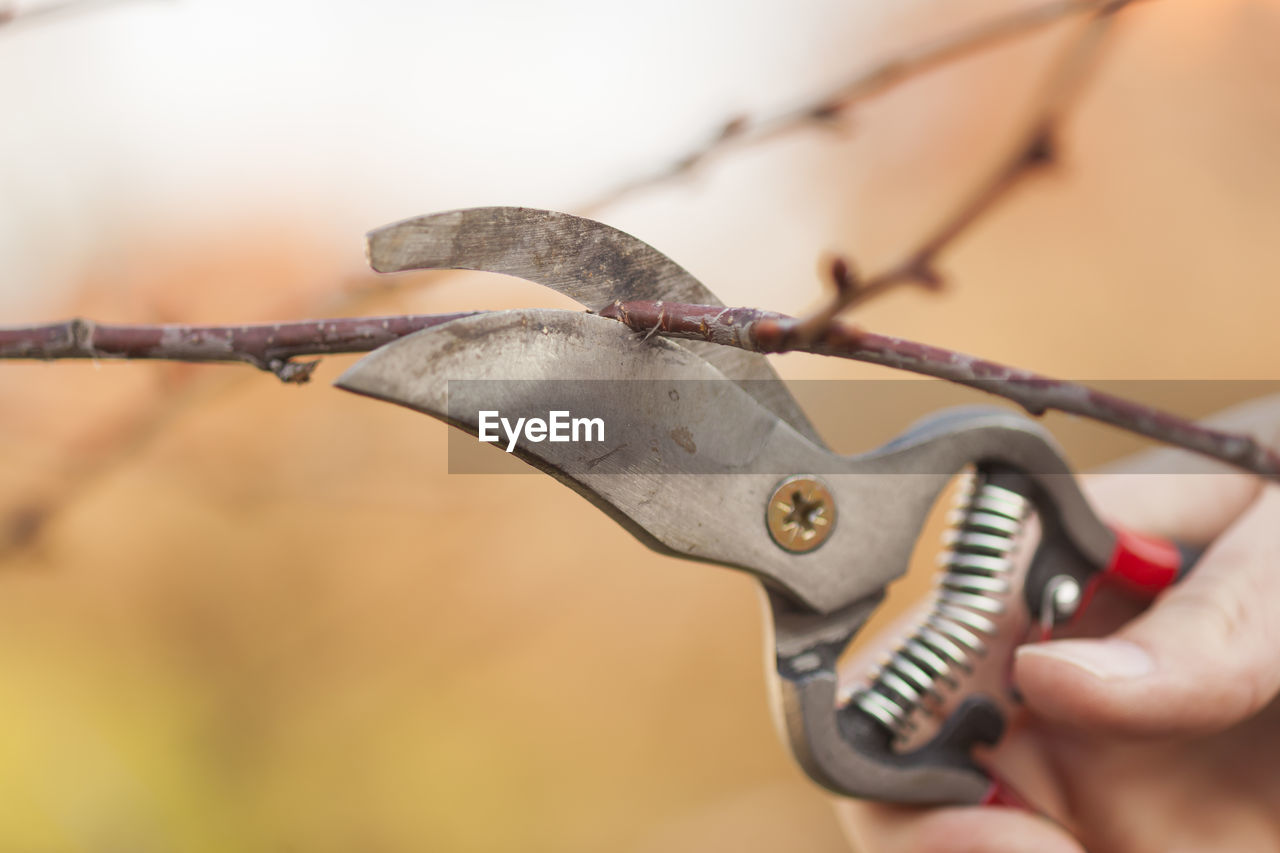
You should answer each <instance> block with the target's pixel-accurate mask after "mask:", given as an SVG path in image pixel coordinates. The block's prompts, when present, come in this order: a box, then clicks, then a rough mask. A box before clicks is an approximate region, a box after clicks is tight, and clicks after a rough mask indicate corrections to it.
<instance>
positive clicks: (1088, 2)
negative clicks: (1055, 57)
mask: <svg viewBox="0 0 1280 853" xmlns="http://www.w3.org/2000/svg"><path fill="white" fill-rule="evenodd" d="M1130 2H1133V0H1047V2H1044V3H1041V4H1039V5H1036V6H1031V7H1028V8H1025V9H1017V10H1015V11H1012V12H1008V13H1006V14H1004V15H1000V16H998V17H994V18H991V19H990V20H986V21H982V22H980V23H977V24H975V25H973V26H971V27H968V28H966V29H963V30H961V31H959V32H956V33H954V34H952V35H950V36H948V37H946V38H944V39H941V40H939V41H937V42H934V43H932V44H927V45H922V46H920V47H916V48H912V49H909V50H906V51H903V52H902V53H900V54H898V55H897V56H894V57H893V58H891V59H888V60H885V61H883V62H881V63H880V64H878V65H876V66H874V67H872V68H869V69H866V70H865V71H862V72H860V73H859V74H857V75H856V76H854V77H853V78H851V79H850V80H847V81H846V82H844V83H843V84H841V85H840V86H838V87H836V88H835V89H832V90H830V91H828V92H824V93H822V94H821V95H819V96H818V97H816V98H812V99H809V100H808V101H806V102H805V103H803V104H801V105H799V106H797V107H793V108H791V109H788V110H784V111H782V112H779V113H777V114H775V115H771V116H766V117H764V118H760V119H752V118H750V117H749V116H737V117H734V118H731V119H729V120H728V121H726V122H725V123H724V124H723V125H722V126H721V127H720V129H719V130H718V131H717V132H716V133H715V134H714V135H713V136H712V137H711V138H710V139H709V140H707V142H705V143H703V144H702V145H700V146H698V147H697V148H695V149H693V150H691V151H689V152H688V153H686V154H685V155H684V156H682V157H680V158H679V159H677V160H676V161H675V162H674V163H672V164H670V165H668V166H666V167H664V168H662V169H659V170H657V171H654V172H652V173H650V174H647V175H643V176H641V177H638V178H633V179H632V180H629V181H627V182H625V183H623V184H621V185H619V186H616V187H614V188H613V189H611V190H609V191H607V192H604V193H602V194H601V195H599V196H598V197H596V198H595V199H594V200H592V201H590V202H589V203H587V204H585V205H582V206H581V207H580V208H579V209H580V211H581V212H582V213H583V214H584V215H590V214H592V213H594V212H596V211H597V210H599V209H600V208H602V207H605V206H607V205H610V204H613V203H615V202H617V201H619V200H621V199H623V198H625V197H627V196H630V195H632V194H634V193H636V192H639V191H641V190H646V189H650V188H653V187H656V186H660V185H662V184H666V183H670V182H671V181H674V180H676V179H679V178H683V177H687V176H688V175H689V174H691V173H692V172H694V171H695V170H696V169H698V168H699V167H701V166H702V165H704V164H705V163H706V162H707V161H709V160H711V159H713V158H715V157H719V156H721V155H723V154H725V153H727V152H729V151H732V150H734V149H740V148H746V147H749V146H753V145H759V144H761V143H765V142H769V141H771V140H773V139H776V138H777V137H779V136H782V135H785V134H787V133H791V132H794V131H796V130H800V129H803V128H806V127H815V126H824V125H825V126H829V125H830V124H831V123H832V122H834V121H836V120H839V119H842V118H844V117H846V116H847V115H848V114H849V113H850V111H851V110H852V109H853V107H855V106H857V105H859V104H862V103H864V102H866V101H869V100H871V99H872V98H875V97H878V96H879V95H882V94H884V93H885V92H888V91H889V90H891V89H893V88H894V87H896V86H898V85H900V84H902V83H905V82H907V81H908V80H912V79H915V78H916V77H920V76H922V75H924V74H927V73H929V72H931V71H935V70H937V69H938V68H942V67H945V66H947V65H949V64H951V63H953V62H956V61H958V60H961V59H964V58H966V57H970V56H973V55H975V54H979V53H982V52H983V51H986V50H989V49H991V48H994V47H998V46H1000V45H1003V44H1007V43H1008V42H1011V41H1014V40H1016V39H1018V38H1020V37H1022V36H1025V35H1029V34H1030V33H1033V32H1035V31H1037V30H1040V29H1043V28H1045V27H1048V26H1049V25H1051V24H1053V23H1056V22H1057V21H1060V20H1063V19H1064V18H1069V17H1072V16H1075V15H1086V14H1100V13H1111V12H1114V11H1115V10H1117V9H1119V8H1120V7H1122V6H1126V5H1129V3H1130Z"/></svg>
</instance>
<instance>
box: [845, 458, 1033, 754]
mask: <svg viewBox="0 0 1280 853" xmlns="http://www.w3.org/2000/svg"><path fill="white" fill-rule="evenodd" d="M1028 508H1029V503H1028V501H1027V499H1026V498H1024V497H1022V496H1021V495H1019V494H1018V493H1017V492H1013V491H1010V490H1009V489H1005V488H1001V487H1000V486H995V485H992V484H990V483H985V482H981V481H980V478H979V477H978V476H974V477H970V478H969V479H968V482H967V483H965V484H964V486H962V487H961V488H960V489H959V490H958V495H957V498H956V508H955V509H953V510H952V511H951V514H950V515H949V516H948V524H949V528H948V530H947V531H946V533H945V534H944V538H943V545H944V546H945V550H944V551H943V553H942V554H941V555H939V559H938V562H939V563H940V564H941V566H942V568H943V574H942V576H941V578H940V580H939V589H938V593H937V598H936V599H935V601H934V604H933V608H932V610H931V611H930V612H929V615H928V616H927V617H925V619H924V620H923V621H922V622H921V623H920V624H919V625H918V626H917V627H916V628H915V630H914V631H912V632H911V634H910V635H909V636H908V637H907V639H906V640H904V641H903V642H902V643H901V644H900V645H899V646H898V647H897V649H896V650H895V651H894V652H893V653H892V654H890V655H889V657H888V658H887V659H886V660H885V661H884V662H883V663H882V664H881V665H880V668H879V670H878V671H876V672H875V674H874V675H873V676H872V678H871V682H870V684H869V685H868V686H867V687H866V688H864V689H863V690H861V691H859V692H858V693H856V694H854V697H853V701H854V703H856V705H857V707H859V708H861V709H862V710H863V711H865V712H866V713H868V714H870V715H871V716H872V717H874V718H875V719H877V720H879V721H880V722H881V723H883V724H884V725H885V726H886V727H888V728H889V730H890V731H892V732H893V733H894V735H895V736H897V737H898V738H904V737H905V736H906V735H907V734H909V733H910V732H912V731H914V730H915V728H916V726H915V723H914V721H913V719H912V718H913V717H914V715H915V712H916V711H917V710H919V709H920V708H922V707H924V708H926V709H928V708H930V707H931V706H932V705H936V704H938V703H940V702H941V699H942V695H941V694H942V689H943V688H944V687H948V688H951V687H955V686H956V685H957V684H958V681H959V678H958V676H959V675H960V674H966V673H969V672H972V670H973V660H974V659H975V658H977V657H980V656H981V655H982V654H984V653H985V652H986V649H987V645H986V639H985V638H986V637H989V636H993V635H994V634H995V633H996V632H997V630H998V626H997V624H996V622H995V621H994V617H995V616H997V615H999V614H1000V613H1002V612H1004V598H1005V596H1006V595H1007V594H1008V592H1009V590H1010V580H1009V575H1010V573H1011V572H1012V571H1013V559H1012V555H1013V550H1014V548H1015V547H1016V545H1017V540H1018V536H1019V534H1020V533H1021V531H1022V527H1023V524H1024V521H1025V518H1026V515H1027V510H1028Z"/></svg>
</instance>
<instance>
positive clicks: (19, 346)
mask: <svg viewBox="0 0 1280 853" xmlns="http://www.w3.org/2000/svg"><path fill="white" fill-rule="evenodd" d="M474 313H481V312H468V313H462V314H419V315H411V316H404V317H355V318H343V319H337V320H309V321H305V322H301V323H270V324H258V325H242V326H112V325H105V324H97V323H93V322H91V321H88V320H70V321H67V322H65V323H55V324H50V325H45V326H24V327H17V328H0V359H41V360H51V359H63V358H147V359H166V360H171V361H194V362H209V361H214V362H238V363H244V364H250V365H253V366H255V367H258V368H260V369H263V370H268V371H271V372H272V373H275V374H276V375H277V376H280V378H281V379H282V380H284V381H286V382H305V381H307V379H308V378H309V377H310V375H311V371H312V370H313V369H314V368H315V364H316V362H303V363H298V362H295V361H293V359H297V358H301V357H304V356H314V355H330V354H335V353H356V352H366V351H369V350H372V349H375V348H377V347H379V346H381V345H383V344H385V343H388V342H390V341H392V340H395V339H396V338H399V337H402V336H404V335H407V334H411V333H413V332H416V331H419V330H421V329H426V328H430V327H432V326H437V325H440V324H442V323H447V322H449V321H450V320H454V319H457V318H459V317H465V316H469V315H470V314H474ZM600 313H601V316H603V317H609V318H611V319H615V320H618V321H620V322H622V323H624V324H626V325H627V326H628V327H630V328H631V329H634V330H635V331H637V332H639V333H641V334H643V335H645V336H652V335H655V334H657V335H662V336H664V337H670V338H695V339H698V340H705V341H711V342H713V343H717V344H722V345H724V346H733V347H738V348H740V349H746V350H751V351H753V352H761V353H780V352H810V353H817V354H819V355H829V356H837V357H840V358H850V359H854V360H857V361H866V362H870V363H872V364H880V365H884V366H886V367H893V368H897V369H899V370H907V371H910V372H912V373H919V374H923V375H925V376H932V377H935V378H938V379H945V380H947V381H949V382H955V383H957V384H960V385H967V386H969V387H972V388H977V389H979V390H982V391H986V392H988V393H991V394H996V395H999V396H1001V397H1004V398H1006V399H1008V400H1012V401H1013V402H1015V403H1017V404H1018V405H1020V406H1022V407H1023V408H1024V409H1026V410H1027V411H1028V412H1030V413H1031V414H1034V415H1041V414H1044V413H1045V412H1046V411H1049V410H1057V411H1061V412H1068V413H1070V414H1074V415H1080V416H1081V417H1085V418H1090V419H1092V420H1096V421H1101V422H1103V423H1107V424H1111V425H1112V426H1116V427H1119V428H1120V429H1124V430H1127V431H1129V432H1132V433H1136V434H1138V435H1143V436H1146V437H1148V438H1151V439H1154V440H1156V441H1160V442H1164V443H1166V444H1170V445H1173V446H1175V447H1181V448H1184V449H1186V450H1192V451H1195V452H1196V453H1201V454H1204V455H1206V456H1210V457H1213V458H1215V459H1219V460H1221V461H1223V462H1226V463H1228V464H1230V465H1234V466H1236V467H1237V468H1241V469H1243V470H1246V471H1250V472H1253V473H1255V474H1259V475H1261V476H1264V477H1267V478H1269V479H1272V480H1277V481H1280V454H1277V453H1276V452H1275V451H1274V450H1271V449H1269V448H1267V447H1265V446H1263V445H1262V444H1260V443H1258V442H1257V441H1255V440H1254V439H1253V438H1251V437H1249V436H1246V435H1238V434H1235V433H1228V432H1222V431H1219V430H1214V429H1210V428H1208V427H1204V426H1201V425H1199V424H1195V423H1192V422H1191V421H1188V420H1186V419H1184V418H1181V417H1178V416H1177V415H1173V414H1170V413H1168V412H1162V411H1159V410H1157V409H1153V408H1151V407H1149V406H1146V405H1143V404H1141V403H1136V402H1133V401H1130V400H1125V399H1121V398H1119V397H1116V396H1114V395H1111V394H1106V393H1104V392H1101V391H1098V390H1096V389H1092V388H1088V387H1086V386H1084V385H1080V384H1077V383H1074V382H1068V381H1065V380H1061V379H1053V378H1051V377H1048V376H1043V375H1041V374H1038V373H1033V372H1031V371H1029V370H1023V369H1021V368H1016V367H1009V366H1007V365H1003V364H998V363H996V362H993V361H988V360H986V359H983V358H978V357H976V356H971V355H965V354H964V353H959V352H955V351H954V350H948V349H944V348H942V347H935V346H930V345H928V344H922V343H918V342H916V341H909V340H906V339H904V338H895V337H889V336H886V335H878V334H875V333H873V332H867V331H864V330H862V329H859V328H857V327H855V326H852V325H850V324H848V323H843V322H840V321H838V320H837V321H834V322H832V323H829V324H828V325H827V326H826V327H825V328H824V329H823V330H822V331H821V333H820V334H819V335H818V336H817V337H807V338H806V337H805V336H803V335H802V334H801V333H800V327H801V323H802V321H801V320H799V319H797V318H795V317H790V316H787V315H786V314H777V313H774V312H772V311H762V310H760V309H758V308H720V307H715V306H711V305H686V304H681V303H671V302H666V303H664V302H619V303H615V304H614V305H612V306H610V307H609V308H607V309H605V310H604V311H602V312H600Z"/></svg>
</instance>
